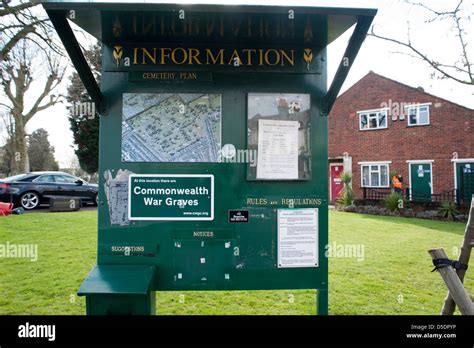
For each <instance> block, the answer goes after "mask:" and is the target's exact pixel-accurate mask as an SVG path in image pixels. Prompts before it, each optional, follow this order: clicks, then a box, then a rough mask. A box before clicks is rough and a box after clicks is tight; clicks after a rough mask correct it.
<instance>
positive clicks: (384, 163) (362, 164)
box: [358, 161, 392, 188]
mask: <svg viewBox="0 0 474 348" xmlns="http://www.w3.org/2000/svg"><path fill="white" fill-rule="evenodd" d="M391 163H392V161H376V162H359V163H358V164H359V166H360V187H367V188H390V164H391ZM371 166H378V167H379V168H378V173H379V185H378V186H374V185H372V182H371V181H372V176H371V173H372V171H371ZM381 166H386V167H387V185H385V186H382V185H380V183H381V182H382V177H381V174H382V171H381V170H380V167H381ZM363 167H369V185H367V186H364V169H363Z"/></svg>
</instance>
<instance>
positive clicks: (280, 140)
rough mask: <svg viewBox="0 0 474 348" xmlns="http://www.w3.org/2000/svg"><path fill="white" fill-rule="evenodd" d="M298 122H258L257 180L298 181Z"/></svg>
mask: <svg viewBox="0 0 474 348" xmlns="http://www.w3.org/2000/svg"><path fill="white" fill-rule="evenodd" d="M298 128H299V122H298V121H276V120H258V154H257V155H258V162H257V179H298Z"/></svg>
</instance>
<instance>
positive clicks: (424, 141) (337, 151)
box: [328, 72, 474, 198]
mask: <svg viewBox="0 0 474 348" xmlns="http://www.w3.org/2000/svg"><path fill="white" fill-rule="evenodd" d="M390 100H391V101H392V106H394V105H395V104H394V103H395V102H398V103H432V104H431V105H430V106H429V113H430V124H429V125H427V126H408V120H407V115H406V111H405V110H403V111H402V113H403V114H404V115H405V120H404V121H401V120H397V121H392V118H391V115H390V113H389V115H388V119H387V126H388V127H387V129H380V130H365V131H361V130H359V116H358V114H357V111H362V110H370V109H377V108H381V107H382V106H384V105H383V104H382V103H384V102H385V103H387V104H388V103H389V101H390ZM473 132H474V111H473V110H470V109H467V108H464V107H462V106H460V105H457V104H454V103H451V102H449V101H446V100H444V99H441V98H438V97H435V96H432V95H430V94H427V93H425V92H424V91H423V90H421V89H417V88H412V87H409V86H406V85H403V84H401V83H399V82H396V81H393V80H390V79H388V78H385V77H383V76H380V75H377V74H375V73H373V72H370V73H369V74H367V75H366V76H365V77H363V78H362V79H361V80H360V81H359V82H357V83H356V84H355V85H354V86H352V87H351V88H350V89H349V90H347V91H346V92H345V93H344V94H342V95H341V96H340V97H339V98H338V99H337V101H336V103H335V105H334V107H333V109H332V110H331V113H330V115H329V134H328V136H329V158H335V157H340V156H342V155H343V153H344V152H347V153H348V154H349V156H352V172H353V176H354V179H353V188H354V190H355V192H356V195H357V198H362V189H361V176H360V175H361V174H360V165H359V164H358V162H362V161H392V163H391V164H390V171H399V172H400V173H401V174H402V175H403V177H404V178H405V180H404V186H405V185H406V186H408V182H409V178H408V164H407V163H406V161H407V160H417V159H418V160H434V162H433V192H434V193H439V192H443V191H447V190H452V189H454V169H453V164H452V162H451V159H452V158H453V152H457V153H458V157H459V158H474V133H473ZM380 190H381V191H382V189H380Z"/></svg>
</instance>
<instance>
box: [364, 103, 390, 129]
mask: <svg viewBox="0 0 474 348" xmlns="http://www.w3.org/2000/svg"><path fill="white" fill-rule="evenodd" d="M382 112H385V127H379V113H382ZM370 114H375V115H376V116H375V117H376V118H377V127H375V128H370V126H369V125H370V121H369V120H370V118H373V117H370ZM357 115H358V116H359V130H361V131H370V130H378V129H387V128H388V108H382V109H372V110H363V111H357ZM362 115H367V128H362V122H361V121H362Z"/></svg>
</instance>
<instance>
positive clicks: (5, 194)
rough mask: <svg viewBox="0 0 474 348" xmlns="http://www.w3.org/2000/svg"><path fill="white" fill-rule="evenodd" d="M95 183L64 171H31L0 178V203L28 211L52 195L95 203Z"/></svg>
mask: <svg viewBox="0 0 474 348" xmlns="http://www.w3.org/2000/svg"><path fill="white" fill-rule="evenodd" d="M97 193H98V186H97V185H96V184H89V183H87V182H86V181H84V180H82V179H81V178H78V177H77V176H74V175H71V174H68V173H64V172H31V173H26V174H19V175H15V176H11V177H8V178H5V179H0V202H6V203H13V204H14V205H15V206H18V207H23V208H24V209H27V210H31V209H35V208H36V207H38V206H39V205H40V204H46V203H48V204H49V200H50V198H51V197H53V196H59V197H75V198H80V199H81V201H82V202H83V203H92V204H94V205H97Z"/></svg>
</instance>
